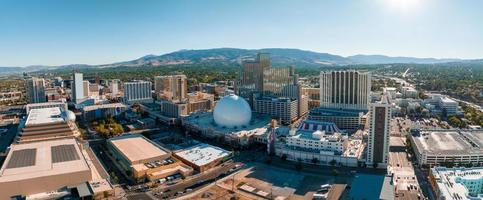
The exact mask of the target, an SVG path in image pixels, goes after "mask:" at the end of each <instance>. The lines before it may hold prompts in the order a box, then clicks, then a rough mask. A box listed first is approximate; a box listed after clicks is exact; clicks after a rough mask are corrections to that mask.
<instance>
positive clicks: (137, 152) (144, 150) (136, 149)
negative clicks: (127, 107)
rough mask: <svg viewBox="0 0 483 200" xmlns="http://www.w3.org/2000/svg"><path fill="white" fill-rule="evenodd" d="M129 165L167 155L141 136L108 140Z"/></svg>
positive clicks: (126, 136) (125, 136)
mask: <svg viewBox="0 0 483 200" xmlns="http://www.w3.org/2000/svg"><path fill="white" fill-rule="evenodd" d="M109 142H110V143H112V144H113V146H114V147H115V148H117V149H118V150H119V151H120V152H121V153H122V154H124V156H125V157H126V159H128V160H129V162H131V164H136V163H138V162H144V161H145V160H149V159H155V158H158V157H162V156H165V155H166V154H168V152H167V151H165V150H163V149H162V148H161V147H159V146H158V145H156V144H154V143H153V142H151V141H148V139H146V138H145V137H143V136H142V135H124V136H120V137H116V138H112V139H110V140H109Z"/></svg>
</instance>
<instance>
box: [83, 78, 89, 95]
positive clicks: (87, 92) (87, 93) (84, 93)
mask: <svg viewBox="0 0 483 200" xmlns="http://www.w3.org/2000/svg"><path fill="white" fill-rule="evenodd" d="M89 85H90V84H89V81H82V87H83V89H84V90H83V95H84V97H88V96H90V95H89Z"/></svg>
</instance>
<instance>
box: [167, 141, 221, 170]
mask: <svg viewBox="0 0 483 200" xmlns="http://www.w3.org/2000/svg"><path fill="white" fill-rule="evenodd" d="M175 154H176V155H177V156H179V157H181V158H183V159H185V160H187V161H188V162H191V163H193V164H195V165H197V166H203V165H206V164H208V163H211V162H213V161H214V160H216V159H219V158H223V157H226V156H229V155H230V152H229V151H227V150H224V149H222V148H220V147H216V146H212V145H209V144H205V143H200V144H197V145H195V146H192V147H189V148H187V149H184V150H181V151H179V152H176V153H175Z"/></svg>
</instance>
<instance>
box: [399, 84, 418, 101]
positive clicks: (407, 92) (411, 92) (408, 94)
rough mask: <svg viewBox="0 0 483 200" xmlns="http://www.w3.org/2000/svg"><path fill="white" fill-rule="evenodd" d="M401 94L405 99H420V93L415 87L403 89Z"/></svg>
mask: <svg viewBox="0 0 483 200" xmlns="http://www.w3.org/2000/svg"><path fill="white" fill-rule="evenodd" d="M401 93H402V95H403V97H404V98H413V99H416V98H418V91H417V90H416V89H414V88H413V87H408V86H404V87H401Z"/></svg>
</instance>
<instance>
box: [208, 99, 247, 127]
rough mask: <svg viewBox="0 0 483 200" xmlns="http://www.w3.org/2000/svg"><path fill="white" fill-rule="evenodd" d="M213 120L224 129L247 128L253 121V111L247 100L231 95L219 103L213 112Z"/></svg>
mask: <svg viewBox="0 0 483 200" xmlns="http://www.w3.org/2000/svg"><path fill="white" fill-rule="evenodd" d="M213 119H214V120H215V123H216V124H217V125H219V126H223V127H228V128H237V127H242V126H247V125H248V124H249V123H250V120H251V119H252V109H251V108H250V105H248V103H247V101H245V99H243V98H241V97H239V96H236V95H234V94H230V95H227V96H225V97H223V99H221V100H220V101H218V103H217V104H216V107H215V110H214V111H213Z"/></svg>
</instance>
